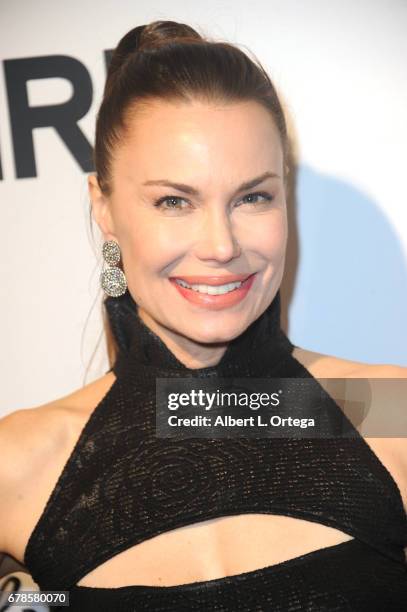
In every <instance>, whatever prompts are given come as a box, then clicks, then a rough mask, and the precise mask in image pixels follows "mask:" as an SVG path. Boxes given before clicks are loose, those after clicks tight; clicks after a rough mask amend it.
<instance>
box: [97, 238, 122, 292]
mask: <svg viewBox="0 0 407 612" xmlns="http://www.w3.org/2000/svg"><path fill="white" fill-rule="evenodd" d="M102 254H103V259H104V260H105V262H106V263H107V266H108V267H107V268H106V270H103V272H102V274H101V275H100V284H101V285H102V289H103V290H104V292H105V293H107V295H110V296H111V297H119V296H121V295H123V293H125V292H126V289H127V282H126V277H125V275H124V272H123V271H122V270H121V269H120V268H119V267H117V264H118V263H119V261H120V257H121V252H120V247H119V245H118V243H117V242H115V241H114V240H106V241H105V242H104V243H103V248H102Z"/></svg>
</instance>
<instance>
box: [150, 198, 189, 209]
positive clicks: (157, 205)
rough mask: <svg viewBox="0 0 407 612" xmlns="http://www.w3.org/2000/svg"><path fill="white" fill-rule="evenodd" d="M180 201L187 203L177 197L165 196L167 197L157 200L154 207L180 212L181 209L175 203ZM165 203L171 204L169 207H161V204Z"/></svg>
mask: <svg viewBox="0 0 407 612" xmlns="http://www.w3.org/2000/svg"><path fill="white" fill-rule="evenodd" d="M180 200H183V201H184V202H186V201H187V200H185V199H184V198H180V197H179V196H168V195H167V196H163V197H162V198H160V199H159V200H156V202H155V203H154V206H155V207H157V208H163V209H164V210H181V208H183V207H181V206H177V203H178V202H179V201H180ZM166 202H171V203H172V204H171V205H169V206H163V204H164V203H166ZM174 203H175V204H174Z"/></svg>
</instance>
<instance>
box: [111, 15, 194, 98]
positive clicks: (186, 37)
mask: <svg viewBox="0 0 407 612" xmlns="http://www.w3.org/2000/svg"><path fill="white" fill-rule="evenodd" d="M202 40H203V38H202V36H201V35H200V34H198V32H196V31H195V30H194V29H193V28H191V27H190V26H189V25H187V24H185V23H178V22H176V21H163V20H161V21H152V22H151V23H148V24H145V25H141V26H137V27H135V28H133V29H132V30H130V31H129V32H127V34H125V35H124V36H123V38H122V39H121V40H120V41H119V43H118V45H117V47H116V48H115V50H114V52H113V54H112V56H111V59H110V63H109V70H108V78H107V83H106V88H108V87H109V85H110V82H111V81H112V80H113V79H114V77H115V75H116V73H117V72H118V71H119V70H120V68H121V66H122V65H123V63H124V62H125V61H126V59H127V58H128V57H129V56H132V55H134V54H135V53H136V52H137V51H145V50H150V49H151V50H152V49H156V48H159V47H161V46H164V45H166V44H169V43H172V42H177V41H183V42H199V41H202Z"/></svg>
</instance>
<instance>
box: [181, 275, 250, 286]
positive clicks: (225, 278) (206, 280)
mask: <svg viewBox="0 0 407 612" xmlns="http://www.w3.org/2000/svg"><path fill="white" fill-rule="evenodd" d="M250 276H252V274H224V275H222V276H173V277H171V278H172V280H183V281H185V282H186V283H188V285H213V286H214V287H216V286H219V285H226V284H228V283H236V282H238V281H239V282H242V281H245V280H246V279H247V278H249V277H250Z"/></svg>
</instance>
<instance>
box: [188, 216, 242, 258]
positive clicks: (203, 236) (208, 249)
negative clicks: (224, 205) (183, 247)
mask: <svg viewBox="0 0 407 612" xmlns="http://www.w3.org/2000/svg"><path fill="white" fill-rule="evenodd" d="M195 251H196V255H197V257H198V258H199V259H202V260H209V259H213V260H216V261H220V262H222V263H225V262H228V261H230V260H231V259H234V258H235V257H239V255H240V253H241V248H240V245H239V242H238V240H237V237H236V229H235V228H233V225H232V222H231V220H230V218H229V216H228V215H227V213H226V212H225V211H224V210H219V209H215V210H214V209H212V210H209V209H208V210H206V211H205V215H204V218H203V219H202V223H201V225H200V228H199V235H198V239H197V242H196V249H195Z"/></svg>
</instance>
